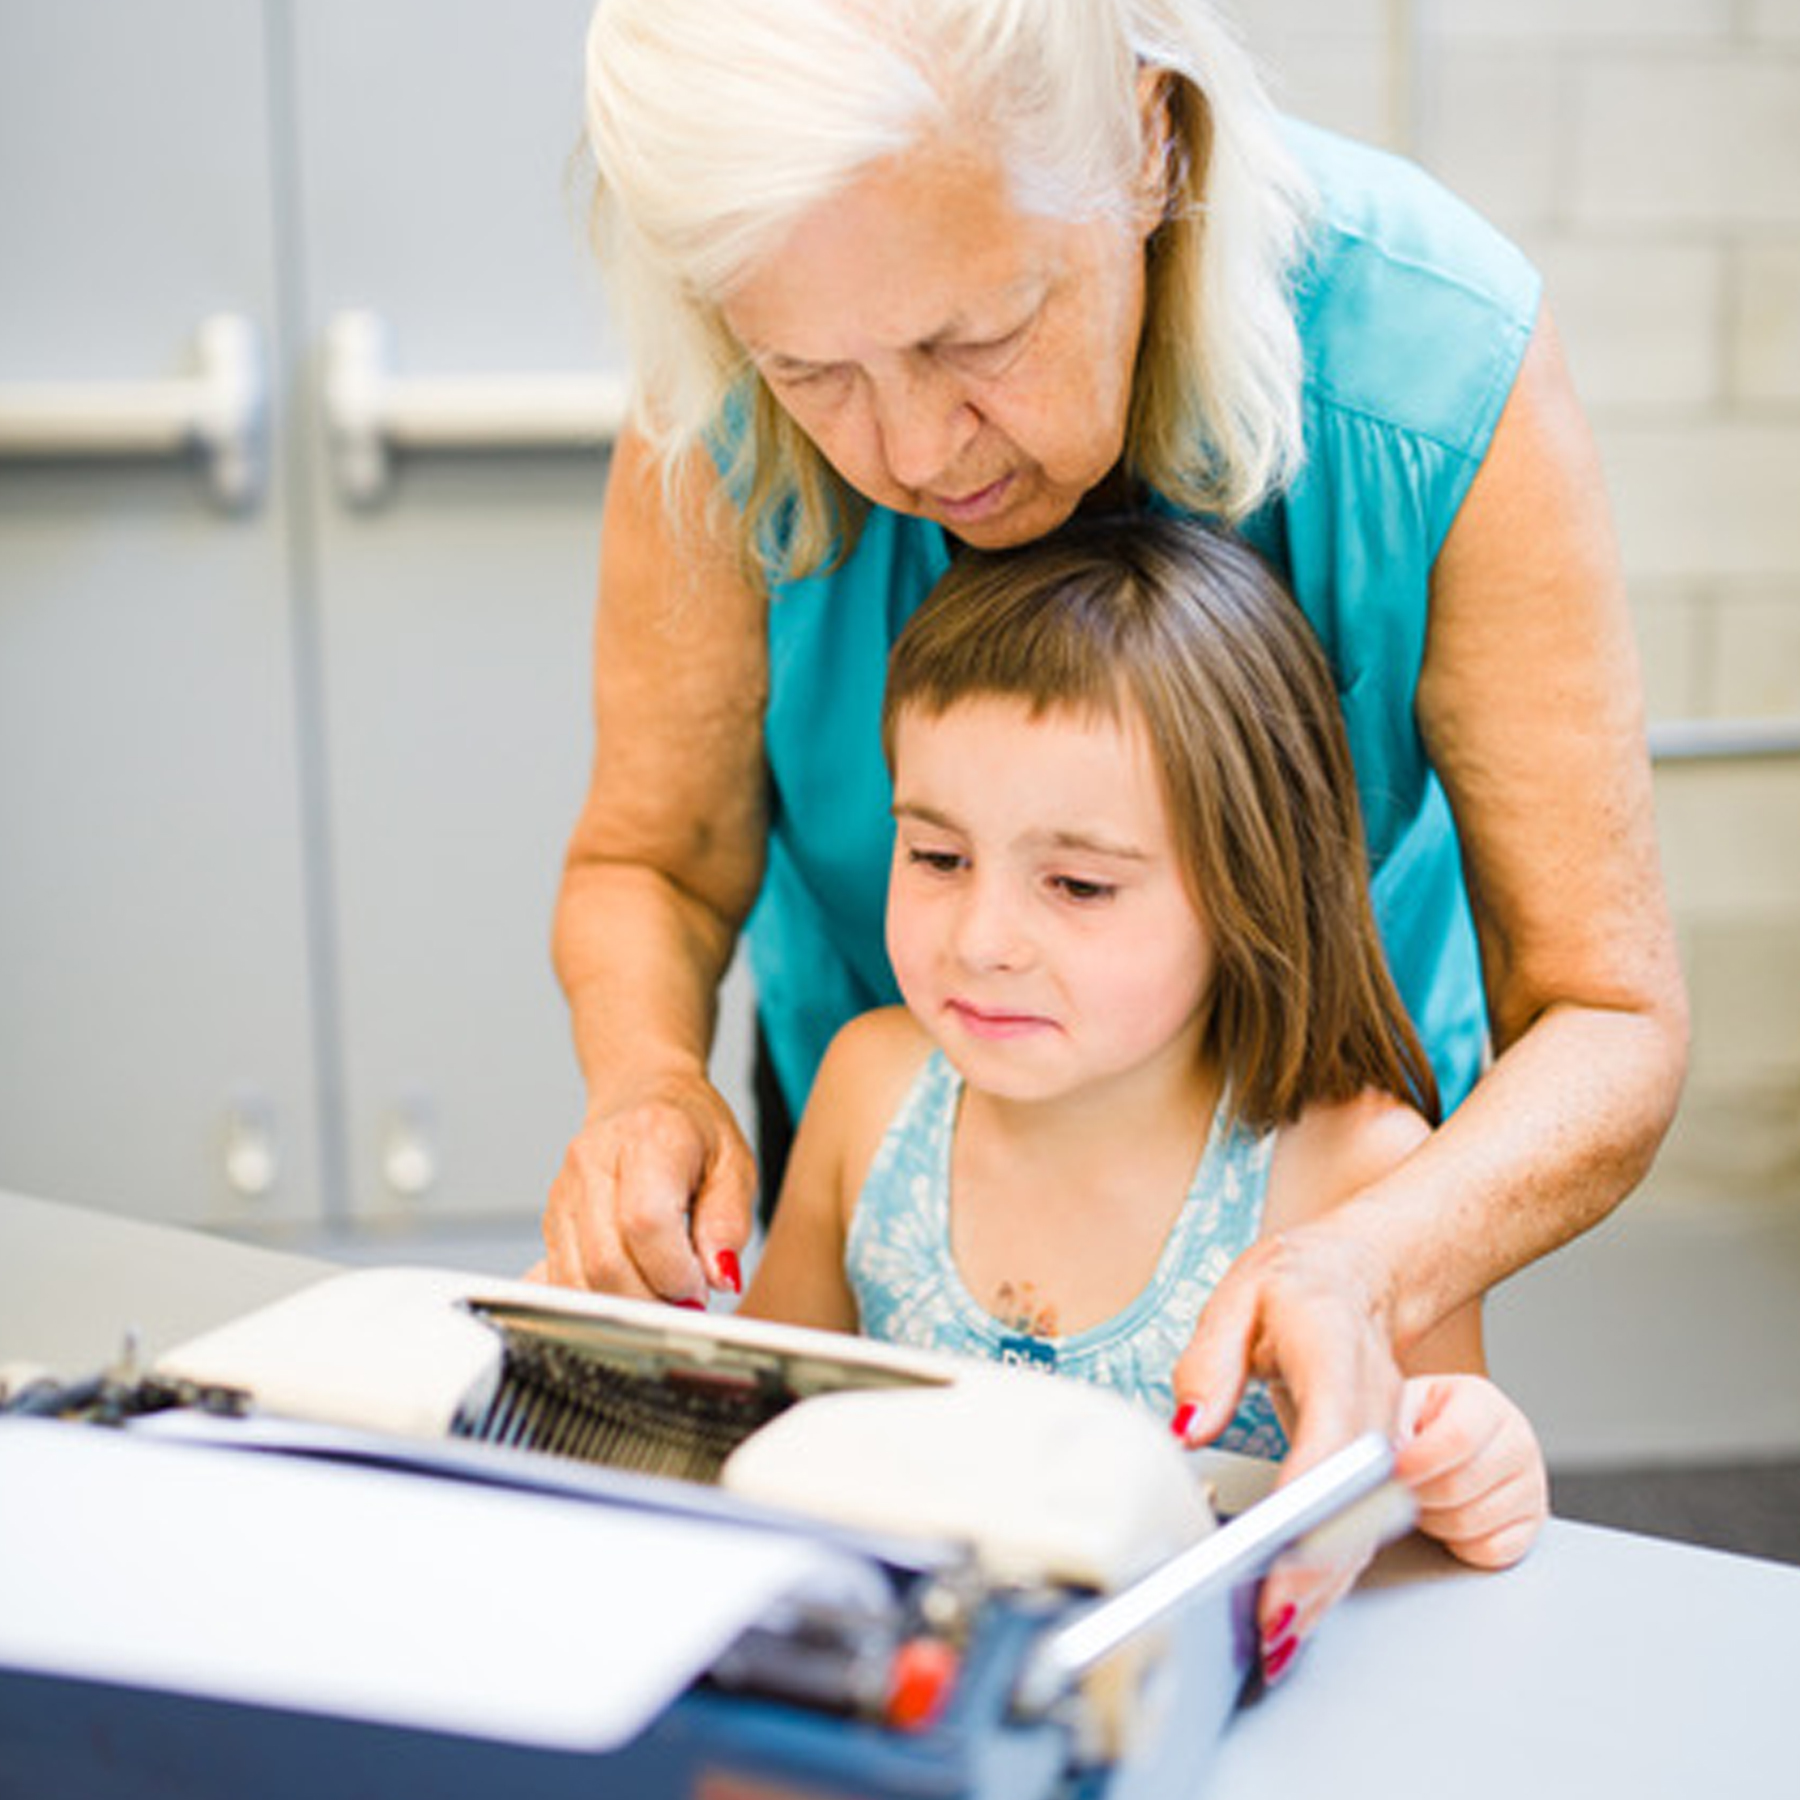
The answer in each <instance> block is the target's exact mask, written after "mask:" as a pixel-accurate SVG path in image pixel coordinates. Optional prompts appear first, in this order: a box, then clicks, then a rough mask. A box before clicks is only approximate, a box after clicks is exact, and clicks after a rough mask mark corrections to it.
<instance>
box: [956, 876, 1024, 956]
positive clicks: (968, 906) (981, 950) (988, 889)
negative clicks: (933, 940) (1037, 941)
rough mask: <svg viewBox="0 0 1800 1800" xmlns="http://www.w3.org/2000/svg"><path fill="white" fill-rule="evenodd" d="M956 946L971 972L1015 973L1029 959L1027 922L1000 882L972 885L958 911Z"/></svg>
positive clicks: (958, 953)
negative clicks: (1007, 971) (1025, 926)
mask: <svg viewBox="0 0 1800 1800" xmlns="http://www.w3.org/2000/svg"><path fill="white" fill-rule="evenodd" d="M954 947H955V951H956V954H957V956H958V958H959V959H960V960H961V961H962V962H963V964H964V965H965V966H966V967H968V968H971V969H995V970H1012V969H1018V968H1021V967H1023V966H1024V965H1025V964H1026V963H1027V962H1028V961H1029V960H1030V957H1031V944H1030V940H1029V936H1028V934H1027V933H1026V931H1025V929H1024V921H1023V920H1022V919H1021V918H1020V916H1019V911H1018V908H1017V906H1016V905H1015V904H1014V903H1013V901H1012V898H1011V896H1010V895H1009V894H1008V893H1007V892H1006V890H1005V888H1004V887H1003V885H1002V884H1001V883H999V882H996V881H982V880H980V879H979V878H977V879H976V880H974V881H972V882H970V883H969V885H968V887H967V889H966V890H965V892H964V894H963V896H962V904H961V905H960V906H959V907H958V909H957V916H956V929H955V934H954Z"/></svg>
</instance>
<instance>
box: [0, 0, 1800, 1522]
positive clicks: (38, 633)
mask: <svg viewBox="0 0 1800 1800" xmlns="http://www.w3.org/2000/svg"><path fill="white" fill-rule="evenodd" d="M1234 10H1235V15H1236V16H1237V17H1238V19H1239V20H1240V22H1241V24H1242V25H1243V28H1244V31H1245V34H1246V36H1247V37H1248V39H1249V41H1250V42H1251V44H1252V46H1253V48H1254V49H1255V50H1256V51H1257V52H1258V53H1259V54H1260V56H1261V58H1262V60H1263V62H1264V65H1265V68H1266V70H1267V72H1268V74H1269V76H1270V78H1271V80H1272V82H1273V84H1274V86H1275V88H1276V91H1277V93H1278V95H1279V97H1280V98H1281V99H1282V101H1283V103H1284V104H1285V105H1286V106H1288V107H1289V108H1290V109H1291V110H1293V111H1295V112H1298V113H1301V114H1303V115H1305V116H1308V117H1311V118H1313V119H1315V120H1317V121H1318V122H1320V123H1323V124H1326V125H1331V126H1334V127H1337V128H1339V129H1341V130H1344V131H1346V132H1348V133H1351V134H1352V135H1355V136H1359V137H1363V138H1366V139H1370V140H1373V141H1376V142H1379V143H1384V144H1387V145H1389V146H1391V147H1393V148H1395V149H1397V150H1400V151H1403V152H1405V153H1406V154H1408V155H1411V156H1413V157H1415V158H1417V159H1418V160H1420V161H1421V162H1423V163H1424V164H1425V165H1426V166H1427V167H1428V168H1430V169H1432V170H1434V171H1435V172H1436V173H1438V174H1439V175H1440V176H1442V177H1443V178H1444V179H1445V180H1446V181H1447V182H1448V183H1449V184H1450V185H1451V186H1453V187H1455V188H1456V189H1458V190H1459V191H1460V192H1461V193H1462V194H1463V195H1464V196H1465V197H1466V198H1468V199H1469V200H1471V201H1472V202H1473V203H1475V204H1476V205H1477V206H1478V207H1479V208H1481V209H1482V210H1483V211H1485V212H1486V213H1487V214H1488V215H1489V216H1490V217H1492V218H1493V219H1494V220H1495V221H1496V222H1497V223H1499V224H1500V225H1501V226H1502V227H1504V228H1505V229H1506V230H1508V231H1509V232H1510V233H1512V234H1513V235H1514V236H1515V237H1517V238H1518V239H1519V240H1520V241H1521V242H1522V243H1523V244H1524V245H1525V247H1526V248H1527V250H1528V251H1529V252H1530V253H1531V254H1532V255H1533V256H1534V258H1536V260H1537V261H1538V262H1539V263H1540V265H1541V266H1542V267H1543V269H1544V271H1545V274H1546V276H1547V280H1548V284H1549V298H1550V302H1551V304H1552V306H1553V308H1554V310H1555V312H1556V314H1557V316H1558V318H1559V320H1560V323H1561V326H1562V329H1563V333H1564V336H1565V338H1566V340H1567V343H1568V347H1569V352H1570V355H1571V358H1572V360H1573V363H1574V366H1575V371H1576V376H1577V381H1578V384H1579V386H1580V387H1581V389H1582V392H1583V395H1584V397H1585V399H1586V401H1587V404H1588V407H1589V409H1590V412H1591V416H1592V418H1593V421H1594V424H1595V427H1596V430H1597V432H1598V435H1599V438H1600V442H1601V447H1602V451H1603V454H1604V457H1605V460H1606V464H1607V468H1608V473H1609V479H1610V482H1611V487H1612V492H1613V499H1614V504H1615V507H1616V511H1617V515H1618V522H1619V529H1620V534H1621V537H1622V541H1623V545H1624V553H1625V559H1626V564H1627V570H1628V574H1629V578H1630V584H1631V592H1632V599H1633V606H1634V609H1635V616H1636V620H1637V625H1638V636H1639V642H1640V647H1641V652H1642V656H1643V661H1644V670H1645V678H1646V685H1647V690H1648V695H1649V703H1650V712H1651V718H1652V748H1653V752H1654V754H1655V756H1656V771H1657V792H1658V805H1659V813H1660V820H1661V827H1662V832H1663V844H1664V856H1665V862H1666V866H1667V871H1668V877H1669V884H1670V888H1671V892H1672V895H1673V898H1674V903H1675V907H1676V912H1677V916H1678V920H1679V925H1680V930H1681V941H1682V949H1683V956H1684V960H1685V963H1686V967H1687V969H1688V973H1689V978H1690V981H1691V984H1692V994H1693V1001H1694V1007H1695V1027H1696V1035H1695V1048H1694V1062H1693V1072H1692V1076H1691V1079H1690V1084H1689V1088H1688V1093H1687V1096H1686V1099H1685V1102H1684V1106H1683V1111H1682V1116H1681V1119H1680V1122H1679V1124H1678V1126H1677V1128H1676V1131H1675V1133H1674V1135H1673V1137H1672V1138H1671V1140H1670V1142H1669V1145H1668V1147H1667V1149H1666V1150H1665V1153H1664V1155H1663V1157H1662V1159H1661V1162H1660V1163H1659V1166H1658V1168H1657V1170H1656V1172H1655V1173H1654V1175H1653V1176H1652V1178H1651V1180H1650V1182H1649V1183H1648V1184H1647V1186H1646V1188H1645V1189H1644V1190H1643V1191H1642V1192H1641V1193H1640V1194H1639V1195H1638V1196H1637V1197H1636V1198H1634V1199H1633V1200H1632V1201H1631V1202H1630V1203H1629V1204H1628V1205H1627V1206H1626V1207H1625V1208H1623V1209H1622V1210H1621V1212H1620V1213H1619V1214H1618V1215H1616V1216H1615V1218H1614V1219H1613V1220H1612V1221H1610V1222H1609V1223H1608V1224H1607V1225H1605V1226H1604V1227H1602V1228H1601V1229H1600V1230H1599V1231H1597V1232H1595V1233H1593V1234H1591V1235H1590V1236H1589V1237H1587V1238H1585V1239H1583V1240H1582V1241H1581V1242H1580V1243H1578V1244H1577V1245H1575V1246H1572V1247H1571V1248H1570V1249H1568V1250H1566V1251H1564V1252H1562V1253H1560V1254H1559V1255H1558V1256H1556V1257H1554V1258H1552V1259H1549V1260H1548V1261H1546V1262H1545V1263H1543V1264H1541V1265H1539V1266H1538V1267H1536V1268H1534V1269H1532V1270H1530V1271H1528V1272H1527V1273H1526V1274H1524V1275H1523V1276H1521V1277H1519V1278H1517V1279H1516V1280H1515V1281H1513V1282H1511V1283H1509V1284H1508V1285H1507V1286H1506V1287H1505V1288H1504V1289H1503V1290H1502V1291H1501V1292H1500V1293H1499V1294H1498V1295H1497V1296H1496V1297H1495V1299H1494V1302H1493V1304H1492V1306H1491V1308H1490V1317H1491V1320H1492V1331H1491V1337H1492V1343H1493V1352H1494V1361H1495V1368H1496V1373H1497V1374H1498V1375H1499V1376H1500V1378H1501V1379H1502V1380H1503V1381H1505V1382H1506V1383H1507V1385H1508V1386H1509V1387H1510V1388H1512V1389H1513V1391H1514V1392H1515V1393H1517V1395H1518V1396H1519V1398H1520V1399H1521V1400H1522V1401H1523V1402H1524V1403H1525V1404H1526V1405H1527V1407H1528V1408H1529V1409H1530V1410H1531V1411H1532V1413H1533V1414H1534V1416H1535V1417H1536V1419H1537V1420H1538V1423H1539V1426H1540V1429H1541V1430H1542V1432H1543V1435H1544V1438H1545V1441H1546V1445H1547V1448H1548V1449H1549V1451H1550V1454H1551V1457H1552V1461H1553V1464H1554V1465H1555V1467H1556V1469H1557V1475H1558V1503H1559V1505H1561V1506H1563V1507H1564V1509H1565V1510H1577V1511H1579V1510H1581V1509H1583V1508H1587V1509H1590V1510H1591V1511H1593V1513H1594V1515H1595V1516H1609V1517H1614V1518H1619V1519H1620V1521H1621V1522H1625V1523H1644V1524H1647V1525H1649V1526H1650V1527H1651V1528H1657V1529H1672V1530H1679V1531H1684V1532H1686V1533H1687V1534H1689V1535H1695V1536H1700V1537H1709V1536H1710V1537H1711V1538H1712V1539H1713V1540H1714V1541H1722V1542H1727V1543H1730V1544H1737V1545H1740V1546H1742V1547H1748V1548H1761V1549H1765V1550H1769V1551H1771V1552H1772V1553H1786V1554H1792V1555H1794V1556H1796V1557H1800V1542H1796V1541H1794V1540H1795V1538H1796V1536H1797V1535H1800V1524H1797V1523H1796V1521H1800V0H1238V4H1237V5H1236V7H1235V9H1234ZM587 12H588V3H587V0H509V3H508V4H506V5H504V6H502V5H499V4H496V3H495V0H485V3H484V0H304V4H302V3H301V0H5V3H4V4H3V5H0V1189H6V1190H12V1191H14V1192H17V1193H23V1194H32V1195H38V1196H42V1197H45V1198H51V1199H59V1200H68V1201H73V1202H77V1203H80V1204H83V1205H87V1206H93V1207H98V1208H102V1209H107V1210H112V1211H117V1212H121V1213H128V1214H132V1215H136V1216H139V1217H143V1218H148V1219H154V1220H161V1221H167V1222H172V1223H178V1224H184V1225H192V1226H200V1227H205V1228H208V1229H213V1230H217V1231H220V1232H224V1233H226V1234H229V1235H232V1236H236V1237H240V1238H245V1239H251V1240H255V1241H259V1242H266V1243H271V1244H278V1245H283V1246H291V1247H295V1248H301V1249H307V1250H314V1251H318V1252H320V1253H322V1254H325V1255H328V1256H334V1257H340V1258H344V1259H349V1260H359V1259H361V1260H368V1259H381V1260H389V1259H394V1258H397V1257H404V1258H406V1259H408V1260H417V1261H440V1262H448V1263H460V1264H466V1265H468V1266H474V1267H480V1268H486V1269H492V1270H495V1271H496V1272H502V1273H508V1272H513V1271H515V1270H517V1269H518V1268H520V1267H522V1266H523V1265H524V1264H525V1263H526V1262H527V1261H529V1260H530V1259H531V1258H532V1256H534V1255H535V1225H536V1217H537V1213H538V1209H539V1207H540V1205H541V1202H542V1198H543V1195H544V1192H545V1190H546V1188H547V1186H548V1183H549V1180H550V1178H551V1176H552V1174H553V1173H554V1171H555V1168H556V1165H557V1163H558V1161H559V1159H560V1155H561V1150H562V1145H563V1143H564V1141H565V1140H566V1138H567V1136H568V1135H569V1133H570V1131H571V1130H572V1129H573V1127H574V1125H575V1124H576V1122H577V1120H578V1117H579V1111H580V1093H579V1088H578V1085H577V1083H576V1079H575V1074H574V1068H573V1062H572V1057H571V1055H570V1052H569V1049H568V1043H567V1033H566V1026H565V1021H564V1016H563V1012H562V1008H561V1003H560V1000H559V999H558V997H557V994H556V991H555V988H554V984H553V982H552V979H551V975H550V971H549V965H548V957H547V939H548V922H549V912H550V903H551V898H552V895H553V893H554V890H555V885H556V879H557V873H558V867H559V863H560V859H561V855H562V848H563V840H564V836H565V834H566V832H567V829H568V826H569V824H570V822H571V821H572V819H573V816H574V810H575V806H576V803H577V801H578V798H579V796H580V792H581V788H582V784H583V779H584V774H585V761H586V756H587V750H588V741H587V740H588V700H587V687H588V682H587V664H588V636H589V626H590V614H591V606H592V591H593V574H594V563H595V552H596V543H597V535H598V523H599V513H600V503H601V496H602V492H603V488H604V481H605V472H606V465H605V456H604V449H603V445H604V439H605V434H606V431H607V429H608V425H609V421H610V420H611V419H612V418H613V417H615V416H616V409H617V404H618V382H617V375H618V369H619V355H618V348H617V344H616V342H615V341H614V339H613V337H612V336H611V334H610V332H609V329H608V326H607V321H606V317H605V308H604V302H603V296H602V295H601V293H600V291H599V287H598V283H597V280H596V278H595V275H594V272H593V269H592V266H591V262H590V259H589V258H588V256H587V253H586V249H585V245H584V241H583V223H582V216H581V215H582V194H581V188H580V182H579V177H578V169H579V165H578V163H577V162H576V161H575V153H576V149H577V143H578V137H579V132H580V100H581V42H582V35H583V30H584V27H585V22H586V15H587ZM747 1008H748V997H747V993H746V991H745V988H744V984H743V983H742V981H741V979H736V980H734V982H733V984H732V986H731V989H730V1003H729V1005H728V1008H727V1016H726V1019H725V1023H724V1028H723V1030H722V1034H721V1041H720V1045H719V1049H718V1052H717V1057H716V1064H717V1069H718V1073H719V1079H720V1081H721V1084H722V1085H723V1086H724V1087H725V1089H726V1091H727V1092H728V1093H729V1094H730V1095H732V1097H733V1098H734V1099H736V1100H738V1101H739V1102H740V1104H747V1101H746V1096H747V1093H748V1046H747V1030H746V1025H747V1016H748V1014H747ZM1645 1505H1648V1506H1649V1507H1650V1510H1651V1514H1652V1515H1653V1516H1651V1517H1648V1518H1638V1517H1636V1516H1635V1515H1634V1516H1622V1514H1621V1509H1625V1512H1626V1513H1629V1510H1630V1508H1632V1507H1633V1506H1636V1507H1639V1508H1640V1509H1641V1508H1642V1507H1643V1506H1645Z"/></svg>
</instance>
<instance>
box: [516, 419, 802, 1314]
mask: <svg viewBox="0 0 1800 1800" xmlns="http://www.w3.org/2000/svg"><path fill="white" fill-rule="evenodd" d="M715 496H716V477H715V476H714V474H713V472H712V470H711V468H710V465H704V464H703V465H702V466H700V467H698V468H696V469H695V470H694V471H693V473H692V476H691V479H690V480H689V481H688V482H687V485H686V486H684V487H683V488H682V489H681V490H680V491H679V501H680V512H679V515H678V516H677V515H676V514H675V513H673V512H672V511H671V508H670V505H669V503H668V500H667V498H666V496H665V491H664V487H663V482H662V478H661V475H660V472H659V470H658V469H657V467H656V466H655V464H654V461H653V459H652V457H651V455H650V453H649V451H648V449H647V447H646V446H645V444H644V443H643V441H642V440H641V439H640V438H638V437H636V436H635V435H633V434H630V433H628V434H627V435H626V436H625V437H624V438H623V439H622V440H621V442H620V444H619V447H618V450H617V451H616V453H615V455H614V458H613V466H612V471H611V475H610V478H609V481H608V486H607V499H606V516H605V526H604V532H603V538H602V552H601V567H600V598H599V604H598V607H597V610H596V623H595V633H594V708H595V752H594V763H593V773H592V779H591V782H590V785H589V789H588V793H587V797H586V800H585V802H584V804H583V806H582V810H581V814H580V817H579V819H578V820H577V822H576V826H575V830H574V833H573V836H572V838H571V841H570V844H569V851H568V858H567V863H566V867H565V870H564V876H563V883H562V889H561V893H560V894H559V896H558V900H557V907H556V918H555V928H554V939H553V951H554V958H555V964H556V970H557V975H558V977H559V979H560V980H561V982H562V985H563V990H564V992H565V994H566V995H567V997H568V1002H569V1008H570V1014H571V1020H572V1024H573V1029H574V1036H575V1048H576V1054H577V1057H578V1059H579V1061H580V1065H581V1069H582V1073H583V1075H584V1077H585V1079H586V1082H587V1090H588V1108H587V1114H586V1118H585V1120H584V1122H583V1125H582V1128H581V1131H580V1133H579V1134H578V1135H577V1136H576V1138H575V1139H574V1141H573V1142H572V1143H571V1144H570V1146H569V1149H568V1153H567V1155H566V1157H565V1159H564V1162H563V1166H562V1169H561V1171H560V1172H559V1174H558V1175H557V1177H556V1181H555V1183H554V1185H553V1186H552V1189H551V1193H550V1199H549V1204H548V1206H547V1209H546V1212H545V1218H544V1238H545V1245H546V1250H547V1256H546V1262H545V1272H546V1273H547V1274H548V1275H549V1277H550V1278H551V1279H552V1280H555V1281H561V1282H566V1283H569V1284H571V1285H580V1286H592V1287H604V1288H607V1289H610V1290H612V1291H614V1292H624V1293H640V1294H641V1293H653V1294H660V1295H662V1296H663V1297H665V1298H668V1299H694V1298H697V1297H699V1296H700V1295H702V1294H703V1293H704V1292H705V1290H706V1288H707V1286H708V1285H728V1276H727V1273H726V1269H724V1268H721V1265H720V1262H719V1256H720V1253H721V1252H724V1251H729V1252H731V1253H732V1254H734V1255H735V1253H736V1251H737V1250H738V1249H740V1248H741V1247H742V1245H743V1243H744V1241H745V1239H746V1238H747V1236H748V1234H749V1228H750V1209H751V1202H752V1199H753V1196H754V1192H755V1184H756V1180H755V1168H754V1164H753V1161H752V1159H751V1156H750V1151H749V1148H748V1146H747V1145H746V1143H745V1141H744V1138H743V1135H742V1133H741V1132H740V1130H739V1129H738V1127H737V1124H736V1122H735V1121H734V1120H733V1119H732V1117H731V1115H730V1112H729V1109H728V1108H727V1107H726V1105H725V1103H724V1101H723V1099H722V1098H721V1097H720V1096H719V1094H718V1093H717V1092H716V1091H715V1090H714V1089H713V1087H712V1086H711V1084H710V1082H709V1081H708V1079H707V1073H706V1066H707V1051H708V1046H709V1045H710V1042H711V1037H712V1030H713V1023H714V1013H715V1005H716V995H717V990H718V986H719V982H720V981H721V979H722V978H723V976H724V972H725V969H726V967H727V965H728V963H729V961H730V958H731V952H732V947H733V944H734V943H735V940H736V936H737V931H738V928H739V926H740V925H741V924H742V922H743V919H744V917H745V915H746V913H747V912H748V910H749V907H750V904H751V902H752V901H753V900H754V898H755V895H756V890H757V886H758V883H759V882H760V880H761V876H762V866H763V854H764V829H765V817H764V770H763V746H762V715H763V706H764V701H765V697H766V693H767V687H768V652H767V642H766V637H765V625H766V615H765V602H764V599H763V597H762V596H761V594H759V593H758V592H756V591H755V590H754V589H753V587H752V586H751V584H750V583H749V582H748V581H747V580H746V579H745V578H744V576H743V575H742V574H741V573H740V571H739V569H738V567H737V564H736V561H735V558H734V555H733V552H732V550H731V547H730V545H729V542H728V541H727V534H726V533H725V532H724V531H723V530H722V529H721V524H722V521H721V520H720V518H719V517H717V516H716V513H717V510H718V509H716V508H715V507H714V504H713V503H714V499H715ZM728 1267H729V1264H727V1268H728Z"/></svg>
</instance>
